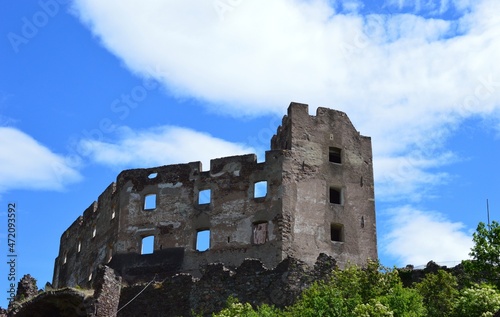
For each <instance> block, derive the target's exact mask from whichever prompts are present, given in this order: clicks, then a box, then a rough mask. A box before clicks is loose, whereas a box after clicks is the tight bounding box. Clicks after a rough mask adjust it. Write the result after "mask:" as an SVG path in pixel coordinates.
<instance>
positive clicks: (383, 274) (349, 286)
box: [286, 262, 426, 317]
mask: <svg viewBox="0 0 500 317" xmlns="http://www.w3.org/2000/svg"><path fill="white" fill-rule="evenodd" d="M425 314H426V310H425V307H424V305H423V300H422V297H421V295H420V294H419V293H418V292H417V291H416V290H414V289H408V288H404V287H403V284H402V282H401V279H400V277H399V274H398V272H397V271H396V270H388V269H386V268H383V267H381V266H380V264H379V263H378V262H370V263H368V265H367V268H365V269H361V268H358V267H356V266H352V267H349V268H346V269H344V270H335V271H334V272H333V276H332V278H331V280H330V281H327V282H321V283H316V284H314V285H313V286H312V287H311V288H309V289H307V290H306V291H304V292H303V294H302V296H301V298H300V299H299V300H298V301H297V303H296V304H295V305H293V306H292V307H289V308H288V309H287V315H286V316H292V317H295V316H297V317H298V316H311V317H312V316H331V317H336V316H339V317H340V316H341V317H360V316H393V317H420V316H425Z"/></svg>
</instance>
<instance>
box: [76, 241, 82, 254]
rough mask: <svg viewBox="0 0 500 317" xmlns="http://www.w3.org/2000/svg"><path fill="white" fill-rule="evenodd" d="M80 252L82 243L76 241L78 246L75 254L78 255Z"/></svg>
mask: <svg viewBox="0 0 500 317" xmlns="http://www.w3.org/2000/svg"><path fill="white" fill-rule="evenodd" d="M80 251H82V241H78V246H77V248H76V252H78V253H80Z"/></svg>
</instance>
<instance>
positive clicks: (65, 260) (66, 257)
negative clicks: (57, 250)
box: [63, 252, 68, 264]
mask: <svg viewBox="0 0 500 317" xmlns="http://www.w3.org/2000/svg"><path fill="white" fill-rule="evenodd" d="M66 262H68V252H64V255H63V264H66Z"/></svg>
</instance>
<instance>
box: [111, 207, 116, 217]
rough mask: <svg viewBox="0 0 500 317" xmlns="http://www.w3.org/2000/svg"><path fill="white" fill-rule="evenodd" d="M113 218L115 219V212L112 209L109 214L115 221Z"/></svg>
mask: <svg viewBox="0 0 500 317" xmlns="http://www.w3.org/2000/svg"><path fill="white" fill-rule="evenodd" d="M115 217H116V211H115V209H114V208H113V211H112V212H111V219H115Z"/></svg>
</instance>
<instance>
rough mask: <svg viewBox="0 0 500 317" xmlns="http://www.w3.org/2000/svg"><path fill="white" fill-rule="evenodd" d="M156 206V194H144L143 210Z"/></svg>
mask: <svg viewBox="0 0 500 317" xmlns="http://www.w3.org/2000/svg"><path fill="white" fill-rule="evenodd" d="M155 208H156V194H149V195H146V196H144V210H152V209H155Z"/></svg>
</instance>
